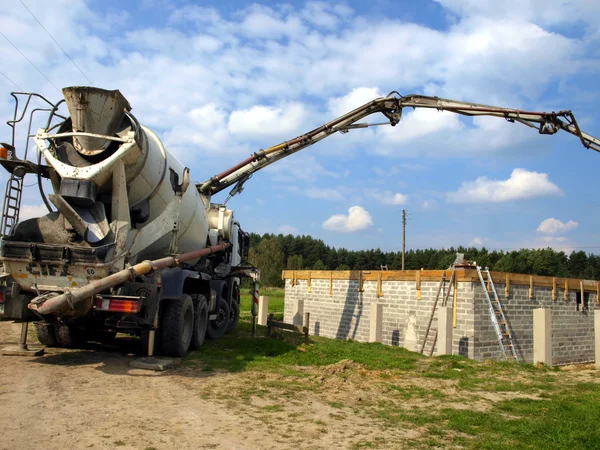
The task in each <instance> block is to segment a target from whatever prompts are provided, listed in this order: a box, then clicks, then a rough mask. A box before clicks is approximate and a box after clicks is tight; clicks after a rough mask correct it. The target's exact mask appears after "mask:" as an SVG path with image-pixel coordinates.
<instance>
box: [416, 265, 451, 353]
mask: <svg viewBox="0 0 600 450" xmlns="http://www.w3.org/2000/svg"><path fill="white" fill-rule="evenodd" d="M455 278H456V267H455V266H454V265H453V266H452V274H451V275H450V279H448V278H447V277H446V271H445V270H444V271H443V272H442V278H441V280H440V284H439V286H438V290H437V294H436V296H435V301H434V302H433V307H432V308H431V314H430V316H429V322H428V323H427V329H426V330H425V336H424V337H423V342H422V343H421V348H420V350H419V353H421V354H423V352H424V351H425V346H426V345H427V344H428V343H429V356H431V355H433V350H434V349H435V344H436V342H437V336H438V329H437V327H436V329H435V330H434V332H433V335H432V337H431V339H430V337H429V331H430V330H431V323H432V322H433V318H434V317H435V311H436V309H437V306H438V303H439V300H440V295H441V296H442V304H441V306H446V304H447V303H448V298H449V297H450V293H451V291H452V290H453V289H454V279H455ZM446 283H449V284H448V290H446Z"/></svg>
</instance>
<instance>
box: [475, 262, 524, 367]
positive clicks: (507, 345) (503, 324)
mask: <svg viewBox="0 0 600 450" xmlns="http://www.w3.org/2000/svg"><path fill="white" fill-rule="evenodd" d="M484 272H485V275H486V277H487V282H488V283H489V287H490V288H491V290H492V293H493V294H494V299H493V300H492V299H491V298H490V293H489V291H488V288H487V287H486V285H485V281H486V280H484V279H483V273H484ZM477 275H479V281H480V282H481V287H482V288H483V293H484V295H485V300H486V302H487V304H488V309H489V312H490V319H491V321H492V325H493V326H494V331H495V332H496V337H497V338H498V345H499V346H500V349H501V350H502V354H503V356H504V359H506V360H509V359H511V358H514V360H515V361H518V360H519V358H518V356H517V351H516V349H515V346H514V343H513V338H512V333H511V331H510V327H509V326H508V322H507V320H506V316H505V315H504V310H503V309H502V303H500V298H499V297H498V293H497V292H496V286H494V280H492V275H491V274H490V271H489V269H488V268H487V267H486V268H485V269H483V270H482V268H481V267H480V266H477Z"/></svg>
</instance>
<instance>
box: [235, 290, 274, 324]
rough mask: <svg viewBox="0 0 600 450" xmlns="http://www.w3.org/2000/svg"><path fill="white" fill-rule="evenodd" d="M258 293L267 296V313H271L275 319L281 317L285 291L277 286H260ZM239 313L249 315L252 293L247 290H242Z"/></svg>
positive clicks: (244, 315) (243, 315)
mask: <svg viewBox="0 0 600 450" xmlns="http://www.w3.org/2000/svg"><path fill="white" fill-rule="evenodd" d="M259 292H260V295H264V296H267V297H269V313H273V315H274V318H275V319H276V320H282V319H283V304H284V302H283V300H284V296H285V291H284V290H283V289H279V288H261V290H260V291H259ZM241 294H242V295H241V301H240V313H241V315H242V317H251V314H250V311H251V307H252V295H251V294H250V293H248V291H247V290H242V292H241Z"/></svg>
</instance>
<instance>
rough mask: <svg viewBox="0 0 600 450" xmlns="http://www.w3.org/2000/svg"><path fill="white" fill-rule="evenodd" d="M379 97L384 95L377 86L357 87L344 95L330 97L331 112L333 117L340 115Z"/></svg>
mask: <svg viewBox="0 0 600 450" xmlns="http://www.w3.org/2000/svg"><path fill="white" fill-rule="evenodd" d="M379 97H382V94H381V93H380V92H379V90H378V89H377V88H373V87H371V88H367V87H359V88H355V89H352V91H350V92H349V93H348V94H346V95H344V96H342V97H334V98H331V99H329V102H328V105H329V112H330V113H331V114H332V116H333V117H339V116H341V115H344V114H346V113H348V112H350V111H352V110H353V109H356V108H358V107H359V106H362V105H364V104H365V103H368V102H370V101H371V100H375V99H376V98H379ZM333 117H332V118H333Z"/></svg>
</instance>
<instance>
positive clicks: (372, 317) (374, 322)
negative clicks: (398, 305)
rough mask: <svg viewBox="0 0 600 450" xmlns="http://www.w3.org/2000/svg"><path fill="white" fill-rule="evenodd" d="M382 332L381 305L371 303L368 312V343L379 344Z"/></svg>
mask: <svg viewBox="0 0 600 450" xmlns="http://www.w3.org/2000/svg"><path fill="white" fill-rule="evenodd" d="M382 332H383V305H382V304H381V303H374V302H373V303H371V305H370V311H369V342H381V335H382Z"/></svg>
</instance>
